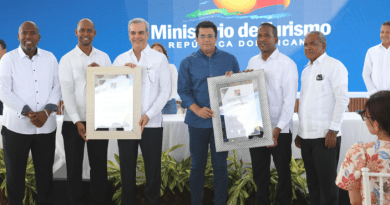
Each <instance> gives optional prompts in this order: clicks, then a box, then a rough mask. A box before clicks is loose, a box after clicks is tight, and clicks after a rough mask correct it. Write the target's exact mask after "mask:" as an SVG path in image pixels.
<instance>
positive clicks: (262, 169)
mask: <svg viewBox="0 0 390 205" xmlns="http://www.w3.org/2000/svg"><path fill="white" fill-rule="evenodd" d="M291 142H292V134H291V133H280V134H279V137H278V145H277V146H276V147H270V148H267V147H256V148H250V149H249V151H250V154H251V160H252V168H253V180H254V181H255V183H256V186H257V192H256V199H257V204H259V205H260V204H261V205H270V204H271V201H270V199H269V185H270V166H271V155H272V157H273V160H274V163H275V167H276V170H277V171H278V186H277V193H276V203H277V204H278V205H287V204H288V205H290V204H291V199H292V185H291V171H290V162H291Z"/></svg>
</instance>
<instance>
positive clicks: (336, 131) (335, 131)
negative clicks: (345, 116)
mask: <svg viewBox="0 0 390 205" xmlns="http://www.w3.org/2000/svg"><path fill="white" fill-rule="evenodd" d="M329 131H331V132H333V133H335V134H336V135H337V134H339V131H338V130H331V129H329Z"/></svg>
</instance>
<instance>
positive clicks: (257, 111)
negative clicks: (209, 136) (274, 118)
mask: <svg viewBox="0 0 390 205" xmlns="http://www.w3.org/2000/svg"><path fill="white" fill-rule="evenodd" d="M207 83H208V89H209V95H210V105H211V110H213V112H214V117H213V128H214V138H215V146H216V150H217V152H221V151H228V150H235V149H246V148H252V147H262V146H269V145H274V141H273V140H272V132H273V128H274V126H272V125H271V117H270V111H269V105H268V96H267V89H266V83H265V74H264V70H257V71H253V72H248V73H238V74H233V75H232V76H231V77H225V76H218V77H212V78H207ZM275 126H276V125H275Z"/></svg>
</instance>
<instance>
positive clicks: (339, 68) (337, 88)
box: [329, 62, 349, 130]
mask: <svg viewBox="0 0 390 205" xmlns="http://www.w3.org/2000/svg"><path fill="white" fill-rule="evenodd" d="M331 83H332V88H333V93H334V96H335V99H336V103H335V106H334V111H333V120H332V123H331V124H330V127H329V129H331V130H340V129H341V124H342V123H343V117H344V113H345V109H346V108H347V106H348V103H349V98H348V71H347V68H346V67H345V66H344V65H343V64H342V63H341V62H340V64H338V65H336V68H335V70H333V72H332V76H331Z"/></svg>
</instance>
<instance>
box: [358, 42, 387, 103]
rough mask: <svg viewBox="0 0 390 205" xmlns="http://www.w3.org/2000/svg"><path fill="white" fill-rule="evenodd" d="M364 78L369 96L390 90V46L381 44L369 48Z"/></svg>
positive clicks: (365, 61)
mask: <svg viewBox="0 0 390 205" xmlns="http://www.w3.org/2000/svg"><path fill="white" fill-rule="evenodd" d="M363 80H364V83H365V84H366V88H367V91H368V95H369V96H370V95H372V94H374V93H375V92H377V91H380V90H390V48H388V49H386V48H385V47H384V46H383V45H382V44H379V45H376V46H374V47H371V48H370V49H368V51H367V54H366V59H365V60H364V67H363Z"/></svg>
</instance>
